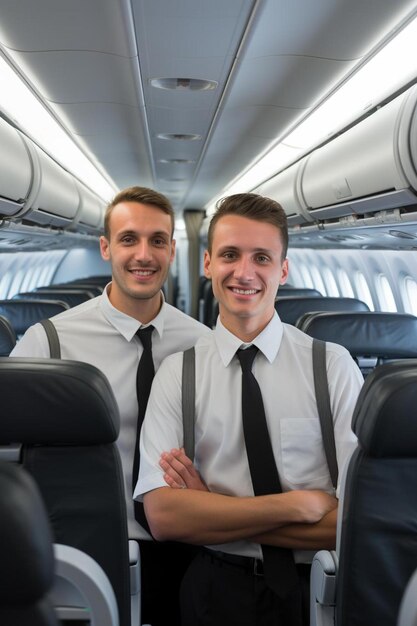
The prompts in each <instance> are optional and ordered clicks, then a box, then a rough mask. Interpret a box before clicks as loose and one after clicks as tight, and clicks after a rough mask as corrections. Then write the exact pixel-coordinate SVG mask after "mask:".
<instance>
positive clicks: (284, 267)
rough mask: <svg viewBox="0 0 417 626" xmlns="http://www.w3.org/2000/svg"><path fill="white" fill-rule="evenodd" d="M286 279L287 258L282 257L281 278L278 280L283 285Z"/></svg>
mask: <svg viewBox="0 0 417 626" xmlns="http://www.w3.org/2000/svg"><path fill="white" fill-rule="evenodd" d="M287 279H288V259H284V261H283V262H282V265H281V278H280V280H279V284H280V285H285V283H286V282H287Z"/></svg>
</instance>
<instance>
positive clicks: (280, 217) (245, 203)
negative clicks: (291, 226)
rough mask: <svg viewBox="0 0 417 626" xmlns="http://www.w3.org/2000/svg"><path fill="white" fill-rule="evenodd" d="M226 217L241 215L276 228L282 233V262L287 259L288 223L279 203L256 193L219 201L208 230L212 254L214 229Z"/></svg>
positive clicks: (209, 249) (235, 195)
mask: <svg viewBox="0 0 417 626" xmlns="http://www.w3.org/2000/svg"><path fill="white" fill-rule="evenodd" d="M225 215H240V216H241V217H247V218H248V219H251V220H258V221H259V222H268V223H269V224H272V225H273V226H276V227H277V228H278V230H279V231H280V233H281V239H282V260H284V259H285V257H286V256H287V250H288V223H287V216H286V214H285V212H284V209H283V208H282V206H281V205H280V204H279V203H278V202H276V201H275V200H272V199H271V198H267V197H265V196H259V195H258V194H256V193H237V194H234V195H233V196H226V197H225V198H222V199H221V200H219V201H218V202H217V204H216V212H215V213H214V215H213V217H212V218H211V222H210V225H209V229H208V251H209V252H210V254H211V248H212V245H213V236H214V229H215V227H216V224H217V222H218V221H219V219H221V218H222V217H224V216H225Z"/></svg>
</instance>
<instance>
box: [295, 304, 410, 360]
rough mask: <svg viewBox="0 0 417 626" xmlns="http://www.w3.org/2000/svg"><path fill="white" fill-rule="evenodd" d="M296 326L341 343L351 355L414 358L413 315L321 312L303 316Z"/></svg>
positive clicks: (318, 337)
mask: <svg viewBox="0 0 417 626" xmlns="http://www.w3.org/2000/svg"><path fill="white" fill-rule="evenodd" d="M300 328H301V330H303V331H304V332H305V333H307V334H308V335H311V336H312V337H315V338H317V339H323V340H324V341H331V342H334V343H339V344H341V345H342V346H344V347H345V348H346V349H347V350H348V351H349V352H350V354H351V355H352V356H353V357H361V356H370V357H377V358H381V359H401V358H417V317H415V316H414V315H408V314H407V313H386V312H381V311H377V312H374V311H368V312H366V311H356V312H354V311H352V312H349V313H347V312H336V313H328V312H321V313H314V314H312V315H309V316H307V317H306V318H305V319H304V321H303V324H302V326H300Z"/></svg>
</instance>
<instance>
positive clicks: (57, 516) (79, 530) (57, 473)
mask: <svg viewBox="0 0 417 626" xmlns="http://www.w3.org/2000/svg"><path fill="white" fill-rule="evenodd" d="M0 396H1V398H2V419H1V421H0V444H2V445H3V446H5V447H7V444H11V443H20V444H22V448H21V454H20V461H21V463H22V465H23V466H24V468H25V469H26V470H27V471H28V472H29V473H30V474H31V475H32V476H33V478H34V479H35V480H36V483H37V484H38V487H39V488H40V491H41V493H42V496H43V499H44V501H45V505H46V508H47V511H48V514H49V518H50V523H51V527H52V532H53V536H54V541H55V542H56V543H59V544H65V545H67V546H72V547H74V548H77V549H79V550H81V551H83V552H85V553H86V554H87V555H89V556H90V557H91V558H92V559H94V560H95V561H96V562H97V563H98V564H99V565H100V566H101V567H102V568H103V570H104V572H105V573H106V575H107V577H108V578H109V580H110V583H111V586H112V587H113V589H114V592H115V595H116V598H117V604H118V609H119V619H120V625H121V626H130V624H131V623H133V624H134V625H135V626H137V625H138V624H139V616H140V579H139V558H138V555H137V559H136V563H135V564H134V565H132V569H129V547H130V546H129V542H128V532H127V520H126V501H125V492H124V478H123V473H122V468H121V461H120V457H119V452H118V448H117V445H116V443H115V442H116V439H117V436H118V433H119V412H118V407H117V404H116V400H115V398H114V395H113V392H112V389H111V387H110V384H109V383H108V381H107V379H106V377H105V376H104V374H103V373H102V372H101V371H99V370H98V369H97V368H95V367H93V366H92V365H89V364H87V363H81V362H77V361H66V360H60V359H33V358H13V359H11V358H0ZM134 543H136V542H134ZM131 578H132V583H131ZM131 589H132V598H131ZM131 602H132V607H133V608H134V609H135V613H134V619H135V620H137V621H133V622H131ZM132 614H133V613H132Z"/></svg>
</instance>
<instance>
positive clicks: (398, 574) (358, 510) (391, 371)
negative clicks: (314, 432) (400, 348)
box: [310, 359, 417, 626]
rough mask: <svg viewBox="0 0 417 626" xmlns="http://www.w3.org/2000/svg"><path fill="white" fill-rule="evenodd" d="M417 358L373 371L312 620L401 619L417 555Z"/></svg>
mask: <svg viewBox="0 0 417 626" xmlns="http://www.w3.org/2000/svg"><path fill="white" fill-rule="evenodd" d="M416 403H417V359H412V360H409V361H396V362H392V363H388V364H384V365H381V366H380V367H378V368H376V369H375V370H374V371H373V372H371V373H370V375H369V376H368V377H367V379H366V381H365V384H364V386H363V388H362V390H361V392H360V395H359V398H358V401H357V404H356V407H355V411H354V414H353V418H352V429H353V431H354V432H355V434H356V435H357V438H358V447H357V448H356V450H355V451H354V452H353V454H352V456H351V459H350V461H349V463H348V467H347V471H346V474H345V480H344V486H343V489H342V492H341V497H340V503H339V511H338V531H337V546H336V552H329V551H325V550H321V551H319V552H318V553H317V554H316V555H315V557H314V560H313V566H312V573H311V622H310V623H311V626H330V624H334V623H336V624H337V625H338V626H369V625H370V624H378V626H396V624H397V617H398V611H399V607H400V602H401V598H402V594H403V592H404V589H405V587H406V585H407V582H408V580H409V579H410V576H411V575H412V573H413V572H414V570H415V568H416V563H417V541H415V537H416V536H417V517H416V514H415V512H416V510H417V421H416V420H415V410H414V407H415V406H416Z"/></svg>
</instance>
